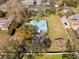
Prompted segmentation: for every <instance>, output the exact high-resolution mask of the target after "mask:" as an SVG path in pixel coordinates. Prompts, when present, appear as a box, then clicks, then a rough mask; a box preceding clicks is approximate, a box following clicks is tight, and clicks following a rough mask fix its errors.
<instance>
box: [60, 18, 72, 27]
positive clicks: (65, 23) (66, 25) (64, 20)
mask: <svg viewBox="0 0 79 59" xmlns="http://www.w3.org/2000/svg"><path fill="white" fill-rule="evenodd" d="M60 21H61V22H62V24H63V26H64V28H71V26H70V22H69V20H68V19H67V17H66V16H63V17H61V19H60Z"/></svg>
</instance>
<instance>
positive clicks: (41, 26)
mask: <svg viewBox="0 0 79 59" xmlns="http://www.w3.org/2000/svg"><path fill="white" fill-rule="evenodd" d="M30 24H32V25H33V26H35V27H36V30H37V31H38V32H41V31H42V32H43V31H46V32H47V30H48V28H47V21H46V20H40V21H36V20H33V21H31V22H30Z"/></svg>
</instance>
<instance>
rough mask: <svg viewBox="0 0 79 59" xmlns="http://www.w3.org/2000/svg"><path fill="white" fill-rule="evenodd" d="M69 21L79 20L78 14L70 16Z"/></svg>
mask: <svg viewBox="0 0 79 59" xmlns="http://www.w3.org/2000/svg"><path fill="white" fill-rule="evenodd" d="M70 18H71V19H75V20H79V14H75V15H72V16H70Z"/></svg>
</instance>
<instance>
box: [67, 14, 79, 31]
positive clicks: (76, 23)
mask: <svg viewBox="0 0 79 59" xmlns="http://www.w3.org/2000/svg"><path fill="white" fill-rule="evenodd" d="M68 19H69V21H70V23H71V27H72V28H73V29H74V30H77V29H78V28H79V14H75V15H71V16H69V17H68Z"/></svg>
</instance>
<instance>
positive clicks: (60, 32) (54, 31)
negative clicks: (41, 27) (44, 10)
mask: <svg viewBox="0 0 79 59" xmlns="http://www.w3.org/2000/svg"><path fill="white" fill-rule="evenodd" d="M45 20H47V21H48V27H49V36H50V39H51V41H52V46H51V47H50V49H49V51H64V50H65V49H66V48H59V49H58V48H57V47H56V46H55V42H54V41H55V39H57V38H64V39H65V40H66V39H68V35H67V34H66V31H65V29H64V27H63V25H62V24H61V22H60V20H59V17H58V16H57V15H51V16H49V17H45Z"/></svg>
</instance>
